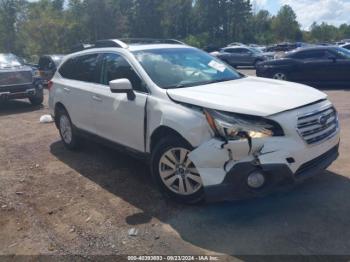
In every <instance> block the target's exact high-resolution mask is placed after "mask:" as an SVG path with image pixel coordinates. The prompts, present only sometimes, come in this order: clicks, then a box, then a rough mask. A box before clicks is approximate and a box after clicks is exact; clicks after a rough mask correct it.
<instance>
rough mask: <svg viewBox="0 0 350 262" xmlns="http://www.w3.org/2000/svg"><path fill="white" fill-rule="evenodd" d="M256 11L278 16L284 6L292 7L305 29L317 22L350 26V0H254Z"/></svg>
mask: <svg viewBox="0 0 350 262" xmlns="http://www.w3.org/2000/svg"><path fill="white" fill-rule="evenodd" d="M253 2H254V6H255V10H259V9H267V10H269V11H270V12H271V13H273V14H276V13H277V11H278V9H279V8H280V7H281V6H282V5H284V4H288V5H290V6H291V7H292V8H293V9H294V11H295V12H296V14H297V16H298V21H299V23H300V24H301V25H302V27H303V28H304V29H308V28H309V27H310V25H311V24H312V23H313V22H314V21H316V22H318V23H321V22H327V23H328V24H332V25H336V26H338V25H340V24H342V23H348V24H350V0H253Z"/></svg>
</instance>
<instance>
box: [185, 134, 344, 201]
mask: <svg viewBox="0 0 350 262" xmlns="http://www.w3.org/2000/svg"><path fill="white" fill-rule="evenodd" d="M339 141H340V137H339V131H338V132H337V133H336V134H335V135H334V136H333V137H331V138H329V139H328V140H326V141H324V142H322V143H320V144H318V145H313V146H310V145H307V144H305V142H304V141H302V140H301V139H294V138H292V137H290V138H288V137H271V138H266V139H254V140H253V141H252V144H249V143H248V141H247V140H239V141H229V142H223V141H221V140H220V139H218V138H213V139H212V140H210V141H208V142H206V143H204V144H203V145H202V146H200V147H198V148H197V149H196V150H194V151H193V152H191V153H190V155H189V157H190V159H191V160H192V162H193V163H194V164H195V166H196V168H197V170H198V172H199V173H200V175H201V178H202V182H203V186H204V190H205V194H206V199H207V200H208V201H223V200H235V199H244V198H250V197H256V196H261V195H265V194H266V193H269V192H271V191H273V190H275V189H277V188H280V187H282V186H284V185H290V184H294V183H296V182H298V181H303V180H304V179H306V178H309V177H312V176H314V175H317V174H320V173H322V172H323V171H324V170H325V169H327V167H328V166H330V165H331V164H332V162H333V161H335V160H336V159H337V157H338V155H339V153H338V148H339ZM254 172H259V173H261V174H263V176H264V178H265V182H264V185H263V186H262V187H261V188H259V189H254V188H252V187H250V186H249V185H248V183H247V181H248V177H249V175H251V174H252V173H254Z"/></svg>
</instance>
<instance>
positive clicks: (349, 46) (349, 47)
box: [340, 43, 350, 50]
mask: <svg viewBox="0 0 350 262" xmlns="http://www.w3.org/2000/svg"><path fill="white" fill-rule="evenodd" d="M340 47H342V48H345V49H348V50H350V43H346V44H343V45H341V46H340Z"/></svg>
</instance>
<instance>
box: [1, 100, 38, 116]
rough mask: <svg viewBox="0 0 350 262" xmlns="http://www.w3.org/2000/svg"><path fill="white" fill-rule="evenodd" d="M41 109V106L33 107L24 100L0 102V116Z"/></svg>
mask: <svg viewBox="0 0 350 262" xmlns="http://www.w3.org/2000/svg"><path fill="white" fill-rule="evenodd" d="M42 108H43V106H42V105H40V106H33V105H32V104H31V103H29V101H26V100H10V101H0V116H5V115H13V114H21V113H27V112H33V111H37V110H40V109H42Z"/></svg>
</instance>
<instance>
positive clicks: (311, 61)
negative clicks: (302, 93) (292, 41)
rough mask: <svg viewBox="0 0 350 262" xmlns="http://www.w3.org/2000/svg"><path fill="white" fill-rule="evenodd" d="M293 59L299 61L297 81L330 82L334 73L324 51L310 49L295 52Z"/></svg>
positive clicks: (333, 68)
mask: <svg viewBox="0 0 350 262" xmlns="http://www.w3.org/2000/svg"><path fill="white" fill-rule="evenodd" d="M293 58H295V59H296V60H298V61H299V64H298V68H297V70H298V74H297V75H295V77H296V78H297V80H299V81H305V82H307V83H325V82H328V81H332V77H333V75H334V73H335V71H336V68H335V67H334V64H333V61H332V60H331V59H329V54H328V52H327V50H326V49H310V50H303V51H299V52H297V53H296V54H295V55H294V56H293Z"/></svg>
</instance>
